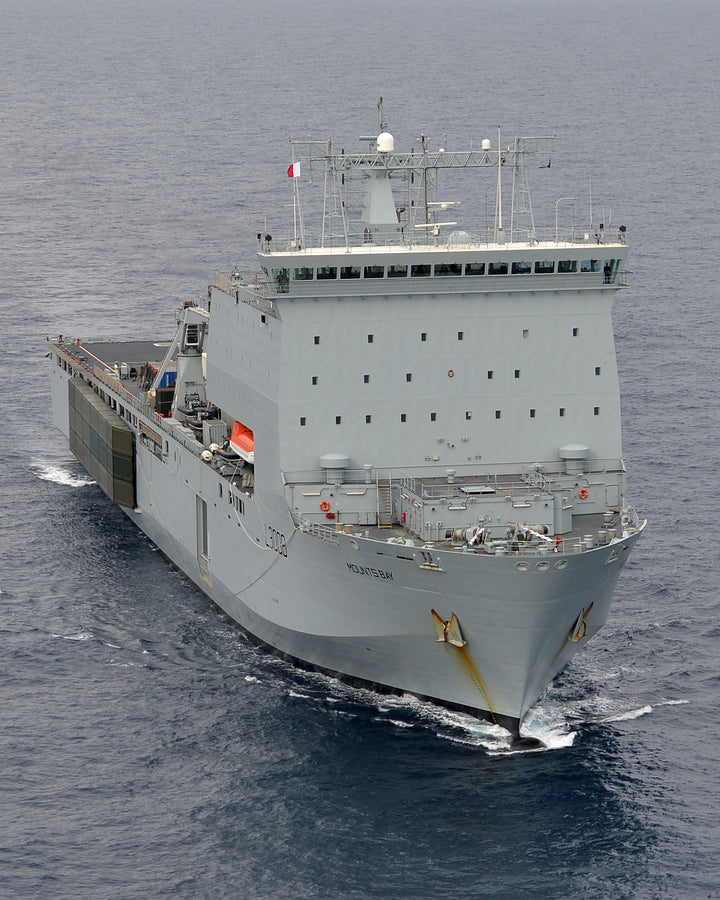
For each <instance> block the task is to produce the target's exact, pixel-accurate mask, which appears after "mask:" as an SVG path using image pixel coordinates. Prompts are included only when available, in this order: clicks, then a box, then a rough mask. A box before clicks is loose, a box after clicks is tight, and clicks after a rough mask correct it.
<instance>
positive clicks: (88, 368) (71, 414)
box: [48, 117, 645, 742]
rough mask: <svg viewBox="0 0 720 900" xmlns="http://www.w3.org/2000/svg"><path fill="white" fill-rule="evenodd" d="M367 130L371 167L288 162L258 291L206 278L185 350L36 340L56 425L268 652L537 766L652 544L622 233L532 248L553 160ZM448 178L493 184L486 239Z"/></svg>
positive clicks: (321, 147)
mask: <svg viewBox="0 0 720 900" xmlns="http://www.w3.org/2000/svg"><path fill="white" fill-rule="evenodd" d="M379 126H380V127H379V128H378V133H377V134H374V135H372V136H370V137H363V138H361V139H360V141H361V143H360V148H359V150H358V152H352V153H351V152H345V150H344V149H342V150H340V151H338V150H337V149H336V148H335V146H334V144H333V142H332V141H327V142H317V143H315V142H294V141H293V142H291V146H292V162H291V164H290V167H289V168H288V170H287V174H288V176H289V178H290V180H289V181H288V182H287V184H288V197H289V193H290V191H292V195H293V219H294V221H293V227H292V230H291V231H290V233H289V234H288V236H287V238H282V239H278V238H277V237H276V238H273V237H272V235H271V234H269V233H268V230H267V226H265V227H264V228H263V230H262V231H261V232H258V234H257V241H258V244H257V253H258V257H259V269H258V274H257V275H256V276H254V277H247V276H246V277H243V276H242V275H241V274H240V272H239V271H237V270H234V271H228V272H225V273H219V274H216V275H215V276H214V280H213V283H212V284H211V285H210V286H209V288H208V290H207V294H206V295H203V296H202V298H200V299H198V300H197V301H192V302H188V303H186V304H185V305H184V306H183V308H182V309H179V310H178V311H177V314H176V328H175V331H174V335H173V334H172V333H169V334H168V336H167V337H166V339H165V340H158V341H150V342H148V341H127V340H120V341H112V340H85V339H82V338H69V337H67V336H64V337H57V338H50V339H48V345H49V349H50V351H51V352H50V356H51V361H52V364H51V376H50V381H51V393H52V405H53V416H54V422H55V424H56V426H57V427H58V428H59V429H60V430H61V431H62V432H63V433H64V434H65V435H66V436H67V438H68V439H69V442H70V448H71V450H72V452H73V453H74V455H75V456H76V457H77V458H78V460H79V461H80V462H81V463H82V464H83V466H84V467H85V468H86V469H87V471H88V473H89V474H90V475H91V476H92V477H93V478H94V479H95V480H96V481H97V483H98V484H99V485H100V487H101V488H102V489H103V490H104V492H105V493H106V494H107V495H108V497H109V498H110V500H112V501H114V502H115V503H117V504H119V505H120V506H121V508H122V509H123V510H124V511H125V512H126V513H127V515H128V516H129V517H130V518H131V519H132V521H133V522H134V523H135V524H136V525H137V527H138V528H140V529H141V530H142V531H143V532H144V533H145V534H146V535H147V536H148V537H149V538H150V539H151V540H152V541H153V542H154V543H155V544H156V545H157V546H158V547H159V548H160V549H161V550H162V552H163V553H164V554H165V555H166V556H167V557H168V558H169V559H170V560H171V561H172V562H173V563H174V564H175V565H176V566H178V567H179V568H180V569H181V570H182V571H183V572H185V573H186V574H187V575H188V576H189V577H190V578H191V579H192V580H193V581H194V582H195V584H197V585H198V586H199V587H200V588H201V589H202V590H203V591H204V592H205V593H206V594H207V595H208V596H209V597H210V598H211V599H212V600H213V601H214V603H216V604H217V605H218V606H219V607H220V608H221V609H222V610H224V612H225V613H227V615H228V616H230V617H231V618H232V619H233V620H234V621H235V622H236V623H238V624H239V625H240V626H241V628H242V629H243V630H244V631H245V632H246V633H247V634H248V635H249V636H250V637H251V639H252V640H254V641H255V642H257V643H259V644H261V645H262V646H264V647H266V648H268V649H271V650H272V651H273V652H275V653H277V654H279V655H281V656H283V657H284V658H286V659H289V660H291V661H293V662H294V663H296V664H297V665H299V666H302V667H305V668H309V669H313V670H317V671H322V672H324V673H328V674H332V675H334V676H337V677H339V678H341V679H344V680H348V681H352V682H354V683H359V684H363V685H366V686H370V687H372V688H374V689H376V690H379V691H392V692H399V693H408V694H411V695H415V696H417V697H420V698H423V699H426V700H429V701H432V702H435V703H438V704H442V705H445V706H448V707H451V708H453V709H456V710H462V711H465V712H469V713H471V714H473V715H475V716H478V717H482V718H486V719H489V720H491V721H492V722H495V723H497V724H498V725H500V726H502V727H503V728H506V729H508V731H510V733H511V735H512V736H513V738H514V740H515V741H519V742H522V740H523V738H522V737H521V725H522V722H523V718H524V716H525V715H526V713H527V711H528V710H529V708H530V707H531V706H532V705H533V704H534V703H535V702H536V701H537V700H538V698H539V697H540V696H541V695H542V694H543V692H544V691H545V690H546V688H547V687H548V685H549V684H550V682H551V680H552V679H553V677H554V676H555V675H556V674H557V673H558V672H559V671H560V670H561V669H562V668H563V667H564V666H565V665H566V664H567V662H568V660H569V659H570V658H571V657H572V656H573V654H574V653H576V652H577V651H578V650H580V649H581V648H583V647H584V646H585V645H586V644H587V642H588V641H589V639H590V638H591V637H592V636H593V635H594V634H595V633H596V632H597V631H598V629H600V628H601V627H602V625H603V624H604V623H605V621H606V618H607V615H608V609H609V606H610V603H611V598H612V595H613V591H614V588H615V586H616V583H617V581H618V577H619V575H620V572H621V570H622V568H623V566H624V565H625V562H626V560H627V558H628V551H629V550H630V549H631V548H632V546H633V545H634V543H635V541H636V540H637V539H638V538H639V536H640V534H641V532H642V530H643V528H644V526H645V523H644V522H641V521H640V519H639V518H638V515H637V514H636V512H635V510H634V509H633V508H632V506H630V504H629V503H628V500H627V497H626V473H625V467H624V464H623V459H622V446H621V429H620V392H619V383H618V372H617V365H616V359H615V347H614V336H613V329H612V320H611V313H612V306H613V301H614V298H615V295H616V293H617V292H618V290H620V289H621V288H623V287H624V286H626V279H625V271H626V270H625V260H626V255H627V241H626V230H625V228H624V227H623V226H621V227H620V228H619V229H618V228H614V229H611V228H610V227H609V226H608V225H604V226H603V225H601V226H598V227H595V228H594V227H592V226H590V227H587V228H585V229H580V230H577V229H576V228H575V227H570V228H564V229H561V228H560V225H559V222H558V213H557V210H558V209H559V206H558V205H556V207H555V208H556V216H555V223H554V227H551V228H549V229H548V230H546V231H543V230H541V229H539V228H536V227H535V222H534V215H533V211H532V204H531V201H530V192H529V184H528V181H529V179H528V168H529V161H530V160H534V159H535V155H536V154H537V153H543V154H545V153H547V152H548V150H547V148H548V142H549V141H550V139H549V138H545V137H540V138H525V137H516V138H515V139H514V143H513V144H512V145H511V146H508V147H507V148H505V149H503V148H502V147H501V144H500V135H499V134H498V136H497V140H496V141H491V140H490V139H485V140H483V141H482V144H481V147H480V149H471V150H468V151H463V152H459V151H451V150H447V149H444V148H443V149H437V150H433V149H430V147H429V142H428V141H427V140H426V139H425V138H424V137H423V138H421V139H420V140H419V141H418V144H419V146H418V148H417V149H414V148H412V149H410V150H408V151H403V152H398V151H396V150H395V141H394V138H393V136H392V135H391V134H390V133H389V131H388V130H387V127H386V126H385V125H384V124H383V122H382V117H380V121H379ZM550 143H551V142H550ZM532 164H533V168H537V166H536V165H535V164H534V163H532ZM454 175H462V176H463V177H464V179H465V182H464V183H466V184H469V185H470V186H471V188H470V189H471V190H473V191H476V190H477V188H476V187H474V179H477V178H481V177H483V176H484V177H485V178H488V177H489V178H490V179H491V190H492V191H493V193H494V194H495V196H496V202H495V212H494V217H493V220H492V221H491V222H489V223H488V224H486V226H485V229H484V230H481V231H480V232H478V231H472V230H469V229H468V230H465V228H466V227H467V226H460V225H458V223H457V222H456V221H452V220H451V219H452V218H453V217H454V216H456V213H457V212H458V210H457V209H456V208H455V205H456V202H455V201H450V200H448V199H446V198H445V199H444V198H443V194H442V193H441V189H444V185H445V181H446V180H448V179H449V178H451V177H452V176H454ZM283 177H284V173H283ZM510 177H511V178H512V194H511V198H512V199H511V211H510V217H509V220H508V227H505V226H504V224H503V197H502V191H503V184H504V181H505V180H508V179H509V178H510ZM313 192H315V193H316V194H317V196H315V194H313ZM306 193H307V194H308V196H309V197H311V198H312V199H308V197H306V196H305V194H306ZM558 202H559V201H558ZM470 205H471V206H472V204H470ZM313 212H315V215H316V222H317V223H318V232H317V233H316V235H315V236H313V234H311V233H310V231H309V230H308V228H307V222H308V220H310V219H311V218H312V214H313ZM611 231H612V234H611ZM538 373H545V376H544V377H539V374H538Z"/></svg>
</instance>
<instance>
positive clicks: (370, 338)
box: [368, 334, 375, 344]
mask: <svg viewBox="0 0 720 900" xmlns="http://www.w3.org/2000/svg"><path fill="white" fill-rule="evenodd" d="M374 337H375V335H374V334H369V335H368V344H372V342H373V339H374Z"/></svg>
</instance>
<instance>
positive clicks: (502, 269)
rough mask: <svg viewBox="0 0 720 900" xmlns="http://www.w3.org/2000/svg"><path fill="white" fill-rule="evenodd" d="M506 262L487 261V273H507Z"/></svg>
mask: <svg viewBox="0 0 720 900" xmlns="http://www.w3.org/2000/svg"><path fill="white" fill-rule="evenodd" d="M507 273H508V264H507V263H506V262H491V263H488V275H507Z"/></svg>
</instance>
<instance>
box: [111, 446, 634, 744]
mask: <svg viewBox="0 0 720 900" xmlns="http://www.w3.org/2000/svg"><path fill="white" fill-rule="evenodd" d="M138 456H139V467H138V471H139V474H140V478H139V480H138V497H139V500H138V507H137V508H136V509H128V510H126V512H127V513H128V515H129V516H130V518H131V519H132V520H133V521H134V522H135V524H136V525H137V526H138V527H139V528H141V529H142V530H143V531H144V532H145V533H146V534H147V535H148V537H150V539H151V540H152V541H153V542H154V543H155V544H157V546H158V547H159V548H160V549H161V550H162V551H163V553H164V554H165V555H166V556H167V557H168V558H169V559H170V560H171V561H172V562H173V563H174V564H175V565H177V566H178V568H180V569H181V570H182V571H183V572H185V573H187V574H188V575H189V576H190V577H191V578H192V580H193V581H194V582H195V583H196V584H197V585H198V587H199V588H200V589H201V590H202V591H204V592H205V593H206V594H207V595H208V596H209V597H210V598H211V599H212V600H213V602H214V603H216V604H217V605H218V606H219V607H220V608H221V609H222V610H223V611H224V612H225V613H226V614H227V615H228V616H229V617H230V618H231V619H232V620H233V621H234V622H236V623H237V624H238V625H239V626H240V627H241V628H242V629H243V630H244V631H245V632H246V633H247V634H248V636H250V638H251V639H252V640H253V641H254V642H256V643H258V644H260V645H262V646H264V647H265V648H267V649H270V650H272V651H273V652H274V653H276V654H278V655H281V656H283V657H284V658H286V659H289V660H291V661H292V662H294V663H295V664H298V665H300V666H302V667H305V668H310V669H314V670H318V671H322V672H325V673H328V674H331V675H335V676H337V677H339V678H341V679H343V680H345V681H350V682H353V683H356V684H363V685H366V686H368V687H372V688H374V689H376V690H380V691H393V692H399V693H409V694H412V695H415V696H417V697H421V698H423V699H427V700H430V701H432V702H435V703H439V704H442V705H445V706H448V707H451V708H454V709H460V710H464V711H467V712H470V713H472V714H474V715H476V716H479V717H482V718H487V719H489V720H491V721H494V722H497V723H498V724H500V725H503V726H504V727H506V728H508V729H509V730H511V731H513V732H515V733H518V730H519V724H520V722H521V721H522V719H523V717H524V715H525V714H526V712H527V711H528V709H529V708H530V706H531V705H532V704H533V703H534V702H535V701H536V700H537V698H538V697H539V696H540V695H541V694H542V692H543V691H544V690H545V688H546V687H547V685H548V684H549V683H550V681H551V680H552V678H553V677H554V676H555V675H556V674H557V672H558V671H560V669H562V668H563V667H564V666H565V665H566V664H567V662H568V661H569V659H570V658H571V657H572V655H573V654H574V653H575V652H576V651H577V650H579V649H581V648H582V647H583V646H584V645H585V644H586V643H587V641H588V640H589V638H590V637H591V636H592V635H593V634H594V633H595V632H596V631H597V630H599V628H600V627H601V626H602V625H603V624H604V623H605V621H606V618H607V614H608V609H609V605H610V601H611V598H612V594H613V591H614V588H615V585H616V583H617V579H618V577H619V574H620V571H621V569H622V567H623V565H624V563H625V560H626V559H627V551H628V550H629V549H630V548H631V546H632V544H633V543H634V541H635V540H636V539H637V537H638V536H639V532H638V533H636V534H632V535H629V536H627V537H625V538H623V539H621V540H618V541H615V542H613V543H612V544H611V545H609V546H605V547H598V548H596V549H594V550H592V551H587V552H584V553H582V554H578V555H577V556H574V555H570V556H565V555H558V554H555V553H552V552H548V553H545V554H542V555H538V556H537V557H531V558H529V559H528V558H526V557H522V558H520V557H516V556H512V555H508V556H507V557H504V558H498V557H489V556H483V555H482V554H475V553H467V552H454V551H434V552H433V554H432V557H433V565H432V567H429V568H427V567H424V566H423V565H422V563H423V561H424V560H425V559H426V558H427V557H424V556H423V555H422V554H420V553H418V552H416V551H415V550H414V549H413V550H411V549H410V548H408V547H406V546H404V545H396V544H389V543H384V542H382V541H377V540H370V539H368V538H365V537H363V536H362V534H358V535H356V536H352V535H346V534H343V533H339V534H335V535H331V536H329V539H325V540H323V539H320V538H318V537H315V536H313V535H310V534H307V533H305V532H303V531H300V530H297V529H294V527H293V525H292V521H291V520H290V518H289V517H287V516H286V517H284V518H283V517H276V518H274V519H272V521H269V520H267V519H265V520H263V518H262V517H261V507H262V506H263V505H264V506H266V507H271V506H272V505H273V504H272V503H266V504H265V503H263V501H262V498H257V497H255V498H252V497H251V496H250V495H249V494H248V495H246V497H245V509H244V513H243V516H242V519H241V517H240V516H238V515H237V514H236V512H235V508H234V507H233V509H232V512H228V508H227V506H226V505H225V504H223V503H221V502H217V503H214V502H211V503H210V504H209V512H208V520H207V524H208V546H209V548H210V554H209V557H208V558H199V557H198V553H197V546H196V542H195V541H194V540H193V539H192V538H193V530H194V524H192V523H193V522H194V518H193V517H194V506H195V503H196V496H197V495H196V491H195V490H194V489H191V488H190V487H189V486H188V485H187V484H186V483H185V481H184V479H179V478H178V477H177V476H175V475H173V473H172V472H171V471H170V470H169V467H168V465H167V464H166V463H164V462H162V461H160V460H158V459H157V458H156V457H155V456H154V455H153V454H150V453H147V452H143V450H142V448H140V450H139V453H138ZM188 456H189V458H188V459H186V460H184V461H183V464H184V465H185V466H186V468H187V467H188V466H193V465H195V466H197V468H198V471H197V472H196V473H195V479H193V478H190V479H188V481H189V482H190V483H191V484H192V483H202V476H203V474H204V471H207V467H205V470H203V464H202V463H200V462H199V461H196V459H195V458H193V457H190V455H188ZM209 493H210V491H209V490H208V491H207V494H208V495H209ZM182 522H185V523H191V524H192V527H189V528H188V530H187V533H186V535H185V536H183V534H182V531H181V529H180V528H179V527H178V526H177V523H182ZM169 523H175V527H171V526H170V524H169ZM268 533H272V534H279V535H282V537H283V541H282V542H279V543H278V544H277V547H276V548H274V547H273V546H272V541H268V540H267V535H268ZM213 548H214V549H213ZM433 610H434V611H435V613H436V615H435V616H434V615H433ZM583 613H584V614H585V618H584V620H582V614H583ZM453 614H454V616H455V617H456V620H457V622H458V623H459V627H460V629H461V636H462V640H463V642H464V643H463V645H462V646H460V647H459V646H455V645H454V644H452V643H450V642H448V641H444V640H442V639H439V638H438V631H437V628H436V624H435V623H436V621H437V619H440V620H441V621H443V622H447V621H449V620H450V619H451V617H452V616H453ZM579 617H580V618H581V620H582V621H581V623H580V624H581V627H580V629H579V630H578V618H579ZM580 632H581V633H580Z"/></svg>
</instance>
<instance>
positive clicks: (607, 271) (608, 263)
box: [603, 259, 620, 284]
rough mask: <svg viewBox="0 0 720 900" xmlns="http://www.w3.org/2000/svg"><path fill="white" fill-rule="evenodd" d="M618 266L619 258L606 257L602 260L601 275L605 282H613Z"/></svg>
mask: <svg viewBox="0 0 720 900" xmlns="http://www.w3.org/2000/svg"><path fill="white" fill-rule="evenodd" d="M619 268H620V260H619V259H606V260H604V262H603V276H604V279H603V280H604V281H605V284H613V283H614V281H615V276H616V275H617V273H618V269H619Z"/></svg>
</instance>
